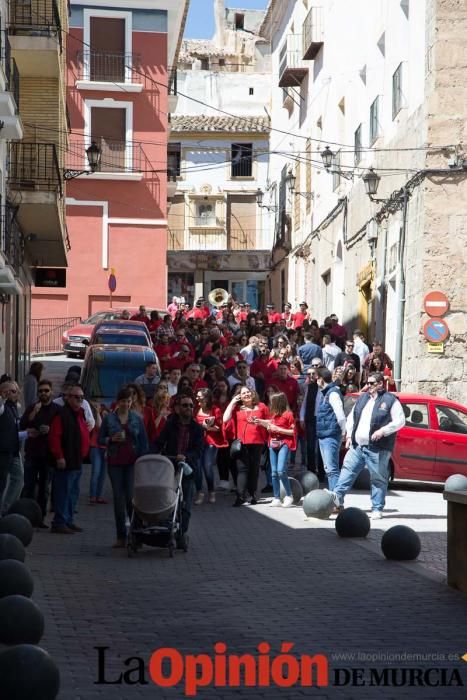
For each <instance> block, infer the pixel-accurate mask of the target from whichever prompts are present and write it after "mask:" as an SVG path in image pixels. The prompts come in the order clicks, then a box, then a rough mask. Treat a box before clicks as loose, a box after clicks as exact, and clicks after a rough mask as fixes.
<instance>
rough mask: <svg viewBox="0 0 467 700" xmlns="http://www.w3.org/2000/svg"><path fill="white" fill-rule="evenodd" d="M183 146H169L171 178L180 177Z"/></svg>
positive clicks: (169, 172) (168, 155)
mask: <svg viewBox="0 0 467 700" xmlns="http://www.w3.org/2000/svg"><path fill="white" fill-rule="evenodd" d="M181 158H182V145H181V144H180V143H169V145H168V146H167V174H168V176H169V177H180V164H181Z"/></svg>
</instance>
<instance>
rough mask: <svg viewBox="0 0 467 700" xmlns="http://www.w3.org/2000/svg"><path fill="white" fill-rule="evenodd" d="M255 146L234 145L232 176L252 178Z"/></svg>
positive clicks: (248, 144)
mask: <svg viewBox="0 0 467 700" xmlns="http://www.w3.org/2000/svg"><path fill="white" fill-rule="evenodd" d="M252 175H253V144H252V143H233V144H232V149H231V176H232V177H252Z"/></svg>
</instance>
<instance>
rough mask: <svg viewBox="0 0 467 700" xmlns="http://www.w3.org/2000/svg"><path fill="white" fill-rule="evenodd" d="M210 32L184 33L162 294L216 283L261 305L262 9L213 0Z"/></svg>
mask: <svg viewBox="0 0 467 700" xmlns="http://www.w3.org/2000/svg"><path fill="white" fill-rule="evenodd" d="M215 12H216V35H215V37H214V39H213V40H210V41H189V40H188V41H184V42H183V43H182V48H181V52H180V59H179V64H178V69H177V91H178V101H177V106H176V110H175V111H174V112H173V113H172V115H171V134H170V143H169V175H172V192H171V195H172V196H171V200H170V201H171V206H170V211H169V240H168V256H167V257H168V268H169V273H168V296H169V298H171V297H172V296H184V297H185V298H186V299H187V301H190V302H192V301H193V299H194V298H197V297H199V296H201V295H203V296H205V297H207V296H208V294H209V292H210V291H211V290H212V289H214V288H217V287H221V288H223V289H225V290H226V291H228V292H229V293H230V294H231V295H232V296H233V297H234V298H235V299H238V300H239V301H245V302H249V303H250V304H251V305H252V307H253V308H262V307H263V306H264V303H265V300H266V293H267V289H266V280H267V276H268V273H269V271H270V266H271V248H272V243H273V239H272V236H271V231H272V229H273V227H272V225H271V217H272V213H271V211H269V210H267V209H265V208H260V207H258V205H257V191H258V189H260V190H261V191H264V190H265V189H266V188H267V183H268V177H269V132H270V119H269V107H270V62H269V45H268V43H267V42H265V41H264V40H263V39H262V38H261V37H259V36H258V34H257V33H256V32H257V29H258V27H259V25H260V24H261V21H262V19H263V18H264V12H258V11H247V10H245V11H241V10H235V11H234V10H228V9H225V8H224V5H223V2H216V3H215Z"/></svg>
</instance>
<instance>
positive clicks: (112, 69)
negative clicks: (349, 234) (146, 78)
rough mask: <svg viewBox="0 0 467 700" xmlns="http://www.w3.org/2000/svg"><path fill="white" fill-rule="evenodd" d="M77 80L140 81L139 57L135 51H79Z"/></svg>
mask: <svg viewBox="0 0 467 700" xmlns="http://www.w3.org/2000/svg"><path fill="white" fill-rule="evenodd" d="M76 64H77V67H78V76H77V77H78V80H91V81H96V82H102V83H141V82H142V75H141V59H140V55H139V54H136V53H112V52H110V51H92V50H91V51H79V52H78V54H77V57H76Z"/></svg>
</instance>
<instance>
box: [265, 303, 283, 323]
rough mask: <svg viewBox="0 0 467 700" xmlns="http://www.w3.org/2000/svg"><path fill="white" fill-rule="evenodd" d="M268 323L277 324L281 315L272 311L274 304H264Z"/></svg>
mask: <svg viewBox="0 0 467 700" xmlns="http://www.w3.org/2000/svg"><path fill="white" fill-rule="evenodd" d="M266 311H267V316H268V323H279V321H280V320H281V315H280V313H279V312H278V311H276V310H275V309H274V304H266Z"/></svg>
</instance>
